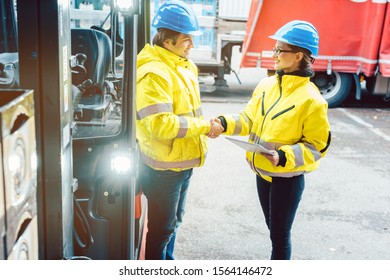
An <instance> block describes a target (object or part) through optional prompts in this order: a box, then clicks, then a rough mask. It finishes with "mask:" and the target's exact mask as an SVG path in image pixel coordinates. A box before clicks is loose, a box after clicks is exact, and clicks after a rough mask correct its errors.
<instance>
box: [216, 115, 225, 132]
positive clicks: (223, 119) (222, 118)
mask: <svg viewBox="0 0 390 280" xmlns="http://www.w3.org/2000/svg"><path fill="white" fill-rule="evenodd" d="M218 119H219V120H220V121H221V124H222V127H223V132H225V131H226V129H227V122H226V119H225V117H223V116H219V117H218Z"/></svg>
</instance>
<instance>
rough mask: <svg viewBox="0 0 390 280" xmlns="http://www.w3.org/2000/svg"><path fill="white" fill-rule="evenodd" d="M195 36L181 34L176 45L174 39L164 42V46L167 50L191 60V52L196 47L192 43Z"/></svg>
mask: <svg viewBox="0 0 390 280" xmlns="http://www.w3.org/2000/svg"><path fill="white" fill-rule="evenodd" d="M192 38H193V36H191V35H187V34H183V33H180V34H179V36H178V37H177V40H176V44H173V40H172V39H168V40H166V41H165V42H164V46H165V48H166V49H167V50H169V51H171V52H173V53H174V54H177V55H178V56H181V57H183V58H187V59H188V58H189V55H190V50H191V49H192V48H193V47H194V42H193V41H192Z"/></svg>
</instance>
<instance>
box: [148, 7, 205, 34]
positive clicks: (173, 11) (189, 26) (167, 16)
mask: <svg viewBox="0 0 390 280" xmlns="http://www.w3.org/2000/svg"><path fill="white" fill-rule="evenodd" d="M152 26H153V27H155V28H157V29H159V28H167V29H170V30H174V31H176V32H179V33H184V34H188V35H193V36H198V35H201V34H202V32H201V31H200V30H199V24H198V20H197V18H196V16H195V13H194V11H193V10H192V8H191V7H190V6H189V5H187V4H186V3H184V2H182V1H178V0H168V1H166V2H164V3H163V4H162V5H161V7H160V8H159V9H158V11H157V13H156V15H155V16H154V18H153V21H152Z"/></svg>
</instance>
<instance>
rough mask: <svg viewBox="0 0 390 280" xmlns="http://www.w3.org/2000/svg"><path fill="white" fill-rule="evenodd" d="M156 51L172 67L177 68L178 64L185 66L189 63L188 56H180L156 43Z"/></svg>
mask: <svg viewBox="0 0 390 280" xmlns="http://www.w3.org/2000/svg"><path fill="white" fill-rule="evenodd" d="M154 48H155V50H156V52H157V53H158V55H159V57H160V58H161V60H162V61H164V63H166V64H167V65H169V66H170V67H172V68H176V67H177V66H180V65H181V66H185V65H187V64H188V63H189V61H188V59H187V58H184V57H181V56H178V55H177V54H175V53H173V52H171V51H169V50H167V49H164V48H162V47H160V46H157V45H155V46H154Z"/></svg>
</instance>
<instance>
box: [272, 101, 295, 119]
mask: <svg viewBox="0 0 390 280" xmlns="http://www.w3.org/2000/svg"><path fill="white" fill-rule="evenodd" d="M294 108H295V105H292V106H291V107H289V108H287V109H284V110H283V111H280V112H279V113H277V114H275V115H273V116H272V118H271V120H273V119H276V118H277V117H279V116H280V115H283V114H284V113H286V112H288V111H290V110H292V109H294Z"/></svg>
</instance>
